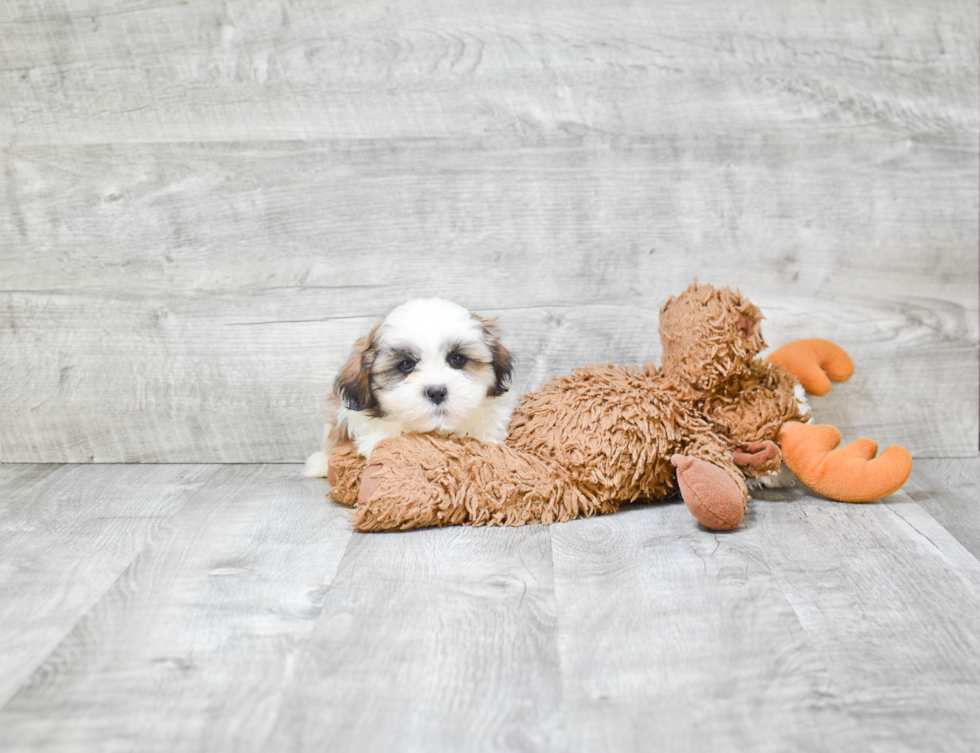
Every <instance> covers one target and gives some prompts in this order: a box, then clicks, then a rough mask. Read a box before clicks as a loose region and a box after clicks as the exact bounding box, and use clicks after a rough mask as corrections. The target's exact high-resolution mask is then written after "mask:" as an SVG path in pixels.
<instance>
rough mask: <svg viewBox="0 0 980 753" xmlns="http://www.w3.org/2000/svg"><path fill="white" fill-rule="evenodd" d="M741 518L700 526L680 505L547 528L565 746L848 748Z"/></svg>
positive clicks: (847, 729) (820, 667)
mask: <svg viewBox="0 0 980 753" xmlns="http://www.w3.org/2000/svg"><path fill="white" fill-rule="evenodd" d="M752 525H753V524H752V523H751V521H750V523H749V525H748V526H746V527H745V528H743V529H740V530H738V531H737V532H735V533H733V534H728V535H720V534H711V533H708V532H706V531H705V530H704V529H700V528H699V527H698V525H697V523H696V521H694V519H693V518H692V517H691V515H690V513H689V512H688V511H687V508H686V507H684V505H683V504H680V503H678V504H666V505H654V506H643V505H641V506H637V507H633V508H630V509H627V510H625V511H623V512H621V513H620V514H618V515H617V516H614V517H609V518H600V519H593V520H589V521H582V522H579V523H576V524H568V525H561V526H556V527H555V530H554V556H555V591H556V599H557V602H558V609H559V615H560V618H559V624H560V627H561V630H560V633H559V646H560V647H561V662H562V670H563V697H564V699H565V704H566V718H567V730H568V739H569V741H570V742H571V745H570V749H571V750H581V751H633V750H635V751H640V750H686V751H701V750H732V751H735V750H753V751H766V750H798V751H809V750H846V749H848V744H849V742H850V741H853V740H855V739H860V738H859V737H858V735H857V730H856V729H855V725H854V724H853V722H852V721H851V720H850V718H849V716H848V714H847V713H846V710H844V709H841V708H839V707H837V706H836V705H835V704H832V703H827V702H826V693H827V692H828V686H829V685H830V678H829V677H828V673H827V669H826V666H825V665H824V664H823V662H822V661H821V658H820V656H819V655H818V653H817V652H816V651H815V650H814V647H813V645H812V641H811V639H810V637H809V636H808V635H807V634H806V632H805V631H804V630H803V628H802V627H801V625H800V624H799V620H798V619H797V617H796V615H795V613H794V611H793V608H792V605H791V604H790V603H789V602H788V601H787V599H786V597H785V596H784V595H783V594H782V593H781V592H780V590H779V589H778V588H774V586H773V574H772V573H771V571H770V569H769V567H768V566H767V563H766V560H765V557H764V555H763V553H762V552H761V551H760V548H759V545H758V542H757V541H756V540H755V538H756V535H755V533H754V532H753V530H752V527H751V526H752Z"/></svg>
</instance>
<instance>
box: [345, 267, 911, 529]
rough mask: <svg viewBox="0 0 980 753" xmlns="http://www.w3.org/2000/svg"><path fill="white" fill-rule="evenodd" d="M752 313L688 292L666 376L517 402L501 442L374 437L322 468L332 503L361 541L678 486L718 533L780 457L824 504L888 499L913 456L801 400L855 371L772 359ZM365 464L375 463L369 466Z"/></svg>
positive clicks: (667, 313)
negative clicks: (363, 536) (824, 418)
mask: <svg viewBox="0 0 980 753" xmlns="http://www.w3.org/2000/svg"><path fill="white" fill-rule="evenodd" d="M762 318H763V317H762V315H761V313H760V311H759V309H758V308H756V307H755V306H754V305H752V303H750V302H749V301H748V300H746V299H745V298H743V297H742V296H741V294H739V293H737V292H732V291H731V290H729V289H728V288H720V289H716V288H713V287H711V286H710V285H698V284H697V283H696V282H695V284H693V285H691V286H690V287H689V288H688V289H687V290H685V291H684V292H683V293H682V294H681V295H679V296H677V297H674V298H671V299H670V300H669V301H667V303H666V304H664V306H663V308H662V309H661V312H660V337H661V341H662V344H663V358H662V365H661V366H660V368H657V367H656V366H655V365H654V364H652V363H648V364H645V365H643V366H626V367H616V366H612V365H593V366H588V367H585V368H581V369H576V370H575V371H573V372H572V373H571V374H569V375H567V376H562V377H558V378H555V379H552V380H551V381H550V382H548V383H546V384H545V385H544V386H542V387H541V388H540V389H538V390H536V391H534V392H531V393H529V394H527V395H525V396H524V398H523V399H522V401H521V403H520V405H519V406H518V408H517V409H516V411H515V412H514V415H513V418H512V421H511V425H510V432H509V435H508V437H507V439H506V441H505V442H504V443H503V444H491V443H483V442H479V441H477V440H473V439H466V438H463V439H459V438H453V439H449V438H445V437H440V436H435V435H426V434H423V435H404V436H401V437H396V438H393V439H388V440H385V441H383V442H382V443H381V444H379V445H378V446H377V448H375V450H374V452H373V453H372V455H371V457H370V460H369V461H365V460H364V459H363V458H361V457H359V456H358V455H357V453H356V451H355V450H354V448H353V447H352V446H350V445H349V444H343V445H340V446H338V447H337V448H336V449H335V450H334V453H333V455H332V458H331V469H330V475H329V477H328V478H329V481H330V483H331V485H332V489H331V496H332V497H333V498H334V499H335V500H337V501H338V502H341V503H344V504H348V505H351V506H354V508H355V509H354V514H353V522H354V526H355V527H356V528H358V529H359V530H362V531H379V530H392V529H409V528H421V527H426V526H444V525H456V524H469V525H523V524H527V523H546V524H547V523H552V522H555V521H567V520H572V519H574V518H579V517H587V516H591V515H596V514H599V513H611V512H615V511H616V510H618V508H619V506H620V504H622V503H623V502H632V501H636V500H661V499H664V498H666V497H668V496H670V495H671V494H673V493H674V492H675V491H678V490H679V491H680V493H681V496H682V498H683V500H684V502H685V503H686V504H687V506H688V508H689V509H690V510H691V512H692V513H693V515H694V517H695V518H696V519H697V520H698V521H700V522H701V523H702V524H703V525H704V526H705V527H707V528H709V529H713V530H730V529H732V528H735V527H736V526H738V525H739V523H741V521H742V517H743V514H744V511H745V503H746V500H747V498H748V492H747V487H746V479H753V478H760V477H765V476H769V475H774V474H775V473H776V472H777V471H778V469H779V465H780V460H781V459H782V460H785V462H786V464H787V466H788V467H789V468H790V470H792V471H793V472H794V473H795V474H796V475H797V477H798V478H799V479H800V480H801V481H802V482H803V483H804V484H806V485H807V486H809V487H810V488H812V489H814V490H815V491H817V492H819V493H821V494H824V495H826V496H829V497H831V498H833V499H837V500H841V501H850V502H860V501H869V500H872V499H878V498H880V497H883V496H886V495H888V494H891V493H892V492H894V491H897V490H898V489H899V488H901V486H902V485H903V484H904V483H905V480H906V479H907V478H908V475H909V473H910V472H911V468H912V460H911V456H910V455H909V453H908V451H907V450H905V449H904V448H901V447H889V448H887V449H886V450H885V451H884V452H882V454H881V456H880V457H878V458H875V453H876V451H877V445H875V443H874V442H871V441H870V440H865V439H862V440H857V441H856V442H853V443H851V444H850V445H848V446H847V447H844V448H842V449H839V450H835V449H834V448H835V447H837V444H838V443H839V442H840V433H839V432H838V431H837V430H836V429H834V428H833V427H830V426H817V425H811V424H807V423H804V422H806V421H808V420H809V418H810V413H809V409H808V407H807V404H806V401H805V398H804V395H803V389H804V388H805V389H806V390H808V391H810V392H812V393H814V394H824V393H826V391H827V390H829V388H830V381H829V380H834V381H843V380H846V379H848V378H849V377H850V376H851V374H852V373H853V363H852V362H851V359H850V358H849V357H848V355H847V354H846V353H845V352H844V351H843V350H842V349H841V348H840V347H838V346H836V345H834V344H833V343H831V342H829V341H826V340H801V341H797V342H794V343H791V344H789V345H787V346H784V347H783V348H780V349H779V350H777V351H776V352H774V353H773V354H772V355H771V356H770V357H769V358H768V359H767V360H762V359H760V358H759V357H758V354H759V353H760V352H761V351H762V350H763V349H764V348H765V347H766V346H765V342H764V341H763V339H762V334H761V332H760V328H759V323H760V321H761V319H762ZM368 463H369V464H370V465H368Z"/></svg>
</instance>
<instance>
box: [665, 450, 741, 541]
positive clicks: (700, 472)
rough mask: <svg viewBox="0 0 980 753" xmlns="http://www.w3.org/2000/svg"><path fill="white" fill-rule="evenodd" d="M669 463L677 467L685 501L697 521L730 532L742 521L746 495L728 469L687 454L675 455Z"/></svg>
mask: <svg viewBox="0 0 980 753" xmlns="http://www.w3.org/2000/svg"><path fill="white" fill-rule="evenodd" d="M670 462H671V464H672V465H673V466H674V467H675V468H677V483H678V486H680V488H681V496H682V497H683V498H684V504H686V505H687V509H689V510H690V511H691V514H692V515H693V516H694V517H695V518H697V519H698V522H700V523H701V524H702V525H703V526H705V527H706V528H711V529H712V530H715V531H730V530H731V529H733V528H735V527H736V526H737V525H738V524H739V523H741V522H742V517H743V516H744V515H745V498H744V497H743V496H742V490H741V489H740V488H739V486H738V484H736V483H735V480H734V479H733V478H732V477H731V476H729V475H728V472H727V471H725V470H724V469H723V468H719V467H718V466H717V465H713V464H712V463H709V462H708V461H706V460H701V459H700V458H691V457H687V456H686V455H674V456H672V457H671V459H670Z"/></svg>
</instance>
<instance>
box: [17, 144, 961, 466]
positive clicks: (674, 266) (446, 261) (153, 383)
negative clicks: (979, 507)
mask: <svg viewBox="0 0 980 753" xmlns="http://www.w3.org/2000/svg"><path fill="white" fill-rule="evenodd" d="M974 142H975V139H974V138H973V136H972V135H971V136H969V138H967V137H966V136H957V137H953V136H950V137H949V138H948V139H946V140H945V141H944V140H943V139H939V138H938V137H937V139H933V140H932V141H930V140H928V139H925V138H922V139H917V140H916V141H912V142H910V141H909V140H908V139H907V138H906V137H905V136H903V135H897V134H891V135H888V136H881V135H870V134H864V135H860V136H859V135H854V134H851V135H846V134H844V135H842V133H841V132H840V131H833V132H830V133H826V132H818V131H814V130H809V131H805V130H804V131H795V130H791V131H785V132H780V131H771V130H770V131H768V132H761V133H758V134H754V135H748V136H747V135H744V134H742V135H738V136H737V137H736V136H732V135H729V136H719V137H718V138H716V139H714V140H713V141H712V146H710V147H709V146H706V144H705V142H704V141H703V139H699V138H695V137H677V136H675V137H670V138H667V137H665V138H663V139H659V140H622V141H617V140H611V139H603V140H598V141H590V140H578V141H575V142H572V143H565V144H561V145H553V144H549V143H547V142H542V143H540V144H537V145H534V144H527V143H524V142H523V141H514V140H501V141H490V140H484V141H479V140H472V141H456V142H452V143H430V142H407V143H403V144H398V145H393V144H391V143H388V142H383V141H382V142H362V143H357V144H344V143H337V142H321V143H312V144H297V145H288V144H287V145H261V144H250V145H244V146H242V145H221V144H212V145H139V146H132V145H129V146H111V147H110V146H85V147H61V148H48V147H45V148H39V147H17V148H11V149H8V150H7V151H6V159H8V165H9V167H10V169H8V170H7V171H6V173H5V175H6V178H2V180H6V181H7V187H8V191H9V192H11V193H12V195H13V196H14V197H15V199H14V200H13V205H14V206H15V207H17V208H18V212H19V214H18V215H17V216H18V217H19V219H17V221H16V222H14V223H13V224H11V225H8V226H0V241H3V242H0V268H2V269H3V270H4V272H3V278H2V281H0V288H2V289H3V291H6V292H0V343H2V344H3V346H4V349H5V352H7V353H11V354H12V356H11V357H10V358H9V359H5V362H4V363H3V364H0V390H3V394H4V395H5V400H4V401H2V402H0V426H2V427H3V434H4V440H3V445H4V447H3V459H4V460H6V461H14V462H27V461H37V460H51V461H55V460H57V461H90V460H96V461H139V460H142V461H164V462H182V461H203V460H208V461H220V462H235V461H242V462H262V461H274V462H282V461H297V460H300V459H302V458H303V457H304V456H305V455H306V454H307V453H308V452H310V451H311V450H312V449H313V448H315V447H316V445H317V443H318V435H319V426H318V425H319V414H320V404H321V399H322V395H323V393H324V392H325V391H326V388H327V386H328V384H329V382H330V381H331V380H332V377H333V374H335V373H336V371H337V370H338V369H339V367H340V365H341V364H342V363H343V361H344V359H345V357H346V354H347V352H348V349H349V348H350V346H351V343H352V342H353V340H354V339H355V338H356V337H357V336H359V335H360V334H362V333H363V331H366V330H367V329H368V328H369V327H370V326H371V324H373V323H374V321H375V320H376V318H377V317H380V316H381V315H382V314H383V313H384V312H385V311H387V310H388V309H389V308H391V307H393V306H394V305H397V304H398V303H400V302H402V301H404V300H405V299H407V298H410V297H413V296H419V295H442V296H444V297H449V298H453V299H456V300H459V301H460V302H462V303H463V304H464V305H467V306H469V307H471V308H473V309H474V310H478V311H482V312H484V313H491V314H492V313H499V314H500V315H501V321H502V324H503V328H504V331H505V333H506V334H507V337H508V340H507V343H508V345H510V346H511V348H512V350H514V351H515V353H516V354H517V356H518V358H519V364H518V378H517V388H518V389H521V390H523V389H527V388H532V387H533V386H535V385H537V384H540V382H541V381H543V380H544V379H545V378H547V377H548V376H551V375H553V374H558V373H564V372H566V371H567V370H568V369H570V368H572V367H574V366H578V365H583V364H585V363H589V362H593V361H618V362H632V361H637V360H644V359H649V358H655V357H656V356H657V355H658V354H659V344H658V343H657V342H656V338H655V336H653V334H652V333H653V332H654V331H655V326H656V319H655V314H656V311H657V310H658V309H659V306H660V304H661V303H662V302H663V301H664V300H665V299H666V298H667V297H668V296H669V295H671V294H673V293H676V292H678V291H680V290H681V289H683V288H684V287H685V286H686V285H687V284H688V283H689V282H690V281H691V280H693V279H694V277H696V276H700V278H701V279H702V281H710V282H714V283H716V284H729V285H731V286H734V287H741V288H742V290H743V291H744V292H746V294H748V295H749V296H750V297H752V298H753V299H754V300H755V301H756V302H757V303H758V304H759V305H761V306H762V307H763V309H764V310H765V312H766V313H767V314H768V316H769V319H768V321H767V323H766V332H767V337H768V338H769V340H770V342H772V343H774V344H779V343H782V342H785V341H787V340H790V339H794V338H796V337H812V336H821V337H828V338H830V339H833V340H836V341H838V342H840V343H841V344H842V345H843V346H844V347H846V348H848V349H849V350H850V351H851V352H852V353H853V355H854V357H855V360H856V361H857V364H858V375H857V376H856V377H855V380H854V381H852V383H851V384H849V385H847V386H846V387H845V388H843V389H839V390H835V391H834V392H833V393H831V395H830V396H829V397H828V398H825V399H824V400H823V401H821V402H820V404H819V409H818V410H819V412H818V417H819V419H820V420H822V421H825V422H829V423H836V424H838V425H840V427H841V429H842V430H843V432H844V434H845V436H848V437H853V436H855V435H858V434H865V435H869V436H871V437H872V438H874V439H876V440H878V441H880V442H881V443H882V444H887V443H901V444H904V445H906V446H908V447H909V448H910V449H911V450H912V451H913V452H914V453H915V454H916V455H918V456H929V455H939V456H950V455H965V454H975V452H976V436H977V434H978V421H980V418H978V416H980V408H978V405H977V393H978V390H977V383H978V380H980V376H978V372H980V358H978V354H977V343H978V337H980V336H978V332H977V327H978V325H977V319H978V299H980V293H978V283H977V280H978V276H980V260H978V258H977V255H976V253H975V248H976V245H977V243H978V242H980V241H978V238H980V228H978V217H980V211H978V210H977V205H978V192H980V180H978V173H977V165H976V160H975V159H974V158H975V155H976V151H977V147H976V144H975V143H974ZM913 178H914V180H913ZM666 186H670V190H669V191H667V190H666V189H665V187H666ZM420 196H425V197H427V198H426V200H425V201H424V202H421V203H420V201H419V199H418V197H420ZM737 197H741V198H738V201H737V205H735V204H733V203H732V202H733V201H735V200H736V198H737ZM937 218H941V219H942V221H937ZM4 228H6V230H5V229H4ZM15 228H16V229H15ZM25 248H27V249H33V250H37V252H38V253H30V254H25V253H23V250H24V249H25ZM474 280H479V281H480V284H479V285H474V284H473V281H474ZM869 291H871V292H872V293H873V295H872V294H869ZM940 372H941V373H943V375H944V388H943V389H942V390H936V389H935V380H936V374H937V373H940ZM894 405H902V407H903V409H902V410H901V411H896V410H894V409H893V406H894ZM66 417H68V418H67V419H66Z"/></svg>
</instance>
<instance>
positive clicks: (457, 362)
mask: <svg viewBox="0 0 980 753" xmlns="http://www.w3.org/2000/svg"><path fill="white" fill-rule="evenodd" d="M446 360H448V361H449V365H450V366H452V367H453V368H454V369H461V368H463V366H465V365H466V356H464V355H463V354H462V353H453V354H452V355H451V356H449V358H448V359H446Z"/></svg>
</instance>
